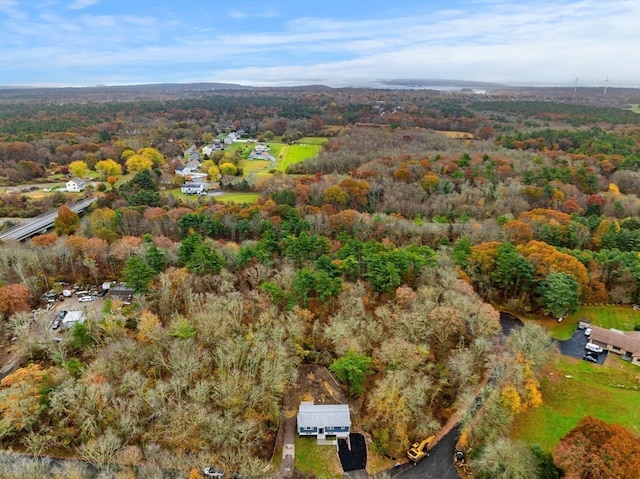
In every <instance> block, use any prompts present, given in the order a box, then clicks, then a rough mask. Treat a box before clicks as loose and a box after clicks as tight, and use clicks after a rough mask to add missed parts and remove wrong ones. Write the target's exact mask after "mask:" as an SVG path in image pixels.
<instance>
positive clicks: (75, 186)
mask: <svg viewBox="0 0 640 479" xmlns="http://www.w3.org/2000/svg"><path fill="white" fill-rule="evenodd" d="M86 187H87V182H86V181H85V180H83V179H82V178H71V179H70V180H69V181H67V191H72V192H74V193H79V192H80V191H84V189H85V188H86Z"/></svg>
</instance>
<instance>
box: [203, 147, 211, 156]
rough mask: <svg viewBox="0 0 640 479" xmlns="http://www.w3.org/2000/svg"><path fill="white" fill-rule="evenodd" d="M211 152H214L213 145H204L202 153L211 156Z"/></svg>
mask: <svg viewBox="0 0 640 479" xmlns="http://www.w3.org/2000/svg"><path fill="white" fill-rule="evenodd" d="M211 153H213V146H212V145H207V146H203V147H202V154H203V155H207V156H211Z"/></svg>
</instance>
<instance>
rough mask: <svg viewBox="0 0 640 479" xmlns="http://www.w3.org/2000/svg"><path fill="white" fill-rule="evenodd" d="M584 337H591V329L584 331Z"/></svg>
mask: <svg viewBox="0 0 640 479" xmlns="http://www.w3.org/2000/svg"><path fill="white" fill-rule="evenodd" d="M584 335H585V336H591V328H587V329H585V330H584Z"/></svg>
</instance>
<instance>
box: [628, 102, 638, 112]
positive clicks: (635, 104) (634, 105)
mask: <svg viewBox="0 0 640 479" xmlns="http://www.w3.org/2000/svg"><path fill="white" fill-rule="evenodd" d="M625 110H631V111H632V112H634V113H640V105H639V104H637V103H632V104H631V105H629V108H625Z"/></svg>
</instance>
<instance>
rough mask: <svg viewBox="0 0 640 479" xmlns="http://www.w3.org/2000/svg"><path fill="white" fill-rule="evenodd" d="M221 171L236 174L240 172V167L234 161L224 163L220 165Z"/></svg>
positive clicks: (230, 174) (231, 174) (225, 173)
mask: <svg viewBox="0 0 640 479" xmlns="http://www.w3.org/2000/svg"><path fill="white" fill-rule="evenodd" d="M220 172H222V174H223V175H229V176H235V175H236V174H237V173H238V169H237V168H236V165H234V164H233V163H222V164H221V165H220Z"/></svg>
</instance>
